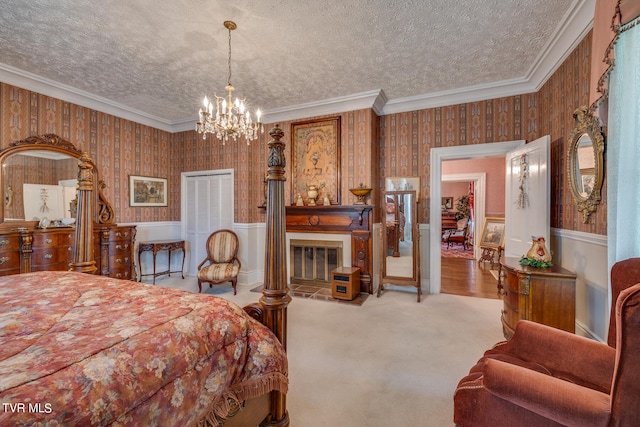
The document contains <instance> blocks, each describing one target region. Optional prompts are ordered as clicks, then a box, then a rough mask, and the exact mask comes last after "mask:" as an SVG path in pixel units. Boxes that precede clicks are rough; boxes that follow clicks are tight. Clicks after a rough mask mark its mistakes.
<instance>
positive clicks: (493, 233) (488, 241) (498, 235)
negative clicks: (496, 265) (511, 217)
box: [478, 217, 504, 249]
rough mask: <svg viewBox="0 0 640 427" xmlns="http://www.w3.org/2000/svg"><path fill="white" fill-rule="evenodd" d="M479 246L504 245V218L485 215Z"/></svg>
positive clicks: (493, 246)
mask: <svg viewBox="0 0 640 427" xmlns="http://www.w3.org/2000/svg"><path fill="white" fill-rule="evenodd" d="M480 236H481V237H480V244H479V245H478V246H480V247H481V248H488V249H498V248H501V247H504V218H492V217H485V219H484V224H483V226H482V234H481V235H480Z"/></svg>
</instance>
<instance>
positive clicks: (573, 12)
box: [0, 0, 596, 132]
mask: <svg viewBox="0 0 640 427" xmlns="http://www.w3.org/2000/svg"><path fill="white" fill-rule="evenodd" d="M595 1H596V0H574V1H573V3H572V4H571V6H570V7H569V10H567V12H566V13H565V15H564V16H563V18H562V20H561V21H560V24H559V25H558V27H557V28H556V31H555V32H554V34H553V35H552V37H551V38H550V40H549V42H548V43H547V44H546V45H545V47H544V49H543V50H542V52H541V53H540V54H539V55H538V57H537V58H536V59H535V61H534V63H533V64H532V66H531V68H530V69H529V70H528V71H527V73H526V75H525V76H523V77H521V78H516V79H511V80H504V81H500V82H494V83H490V84H486V85H478V86H469V87H466V88H461V89H455V90H451V91H442V92H436V93H430V94H424V95H417V96H411V97H407V98H398V99H391V100H389V99H388V98H387V96H386V95H385V93H384V91H383V90H382V89H378V90H371V91H367V92H360V93H355V94H351V95H345V96H341V97H337V98H331V99H325V100H320V101H316V102H309V103H304V104H298V105H293V106H289V107H283V108H278V109H273V110H268V111H265V112H264V116H263V117H264V118H263V121H264V123H276V122H280V121H289V120H298V119H303V118H308V117H315V116H323V115H329V114H337V113H342V112H345V111H354V110H361V109H366V108H371V109H373V111H374V112H375V113H376V114H378V115H386V114H394V113H401V112H407V111H416V110H422V109H427V108H436V107H443V106H447V105H457V104H463V103H467V102H477V101H482V100H486V99H495V98H501V97H507V96H514V95H522V94H525V93H532V92H536V91H538V90H539V89H540V88H541V87H542V85H544V83H545V82H546V81H547V80H548V78H549V77H550V76H551V75H552V74H553V73H554V72H555V71H556V70H557V69H558V67H559V66H560V65H561V64H562V62H563V61H564V60H565V59H566V58H567V56H568V55H569V54H570V53H571V52H572V51H573V50H574V49H575V47H576V46H577V45H578V43H580V42H581V41H582V39H583V38H584V37H585V36H586V35H587V33H588V32H589V31H590V30H591V28H592V27H593V15H594V11H595ZM0 81H2V82H5V83H8V84H11V85H14V86H17V87H21V88H24V89H27V90H31V91H34V92H38V93H41V94H43V95H47V96H52V97H54V98H58V99H61V100H63V101H67V102H72V103H74V104H77V105H81V106H83V107H87V108H91V109H94V110H97V111H101V112H103V113H107V114H111V115H113V116H116V117H121V118H123V119H127V120H131V121H134V122H136V123H140V124H144V125H148V126H151V127H154V128H156V129H160V130H163V131H167V132H183V131H189V130H193V129H194V124H195V121H196V118H185V119H183V120H177V121H169V120H166V119H162V118H160V117H156V116H153V115H150V114H147V113H145V112H143V111H140V110H136V109H133V108H130V107H127V106H125V105H122V104H118V103H116V102H113V101H111V100H109V99H106V98H103V97H100V96H97V95H93V94H91V93H88V92H85V91H82V90H80V89H76V88H74V87H71V86H68V85H64V84H61V83H57V82H55V81H53V80H49V79H46V78H43V77H40V76H38V75H36V74H33V73H30V72H28V71H24V70H20V69H17V68H14V67H11V66H9V65H6V64H1V63H0Z"/></svg>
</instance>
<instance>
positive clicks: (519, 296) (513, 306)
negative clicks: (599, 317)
mask: <svg viewBox="0 0 640 427" xmlns="http://www.w3.org/2000/svg"><path fill="white" fill-rule="evenodd" d="M500 265H501V269H502V271H503V272H504V283H503V290H502V300H503V304H504V308H503V310H502V330H503V333H504V336H505V338H507V339H509V338H511V337H512V336H513V333H514V331H515V327H516V323H517V322H518V320H520V319H526V320H531V321H534V322H538V323H542V324H545V325H548V326H553V327H555V328H558V329H563V330H565V331H568V332H575V322H576V275H575V273H573V272H571V271H569V270H566V269H564V268H562V267H559V266H555V265H554V266H552V267H549V268H536V267H529V266H524V265H521V264H520V263H519V258H512V257H504V258H501V259H500Z"/></svg>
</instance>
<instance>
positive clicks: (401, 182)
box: [385, 176, 420, 200]
mask: <svg viewBox="0 0 640 427" xmlns="http://www.w3.org/2000/svg"><path fill="white" fill-rule="evenodd" d="M385 189H386V191H411V190H414V191H415V192H416V198H417V199H418V200H419V199H420V177H419V176H393V177H389V178H387V179H385Z"/></svg>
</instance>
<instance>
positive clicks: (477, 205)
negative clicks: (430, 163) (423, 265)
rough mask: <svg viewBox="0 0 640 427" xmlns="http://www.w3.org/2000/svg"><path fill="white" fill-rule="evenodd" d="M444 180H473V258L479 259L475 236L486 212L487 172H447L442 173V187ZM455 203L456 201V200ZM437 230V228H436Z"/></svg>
mask: <svg viewBox="0 0 640 427" xmlns="http://www.w3.org/2000/svg"><path fill="white" fill-rule="evenodd" d="M443 182H465V183H469V182H473V224H472V227H473V236H474V238H473V241H472V243H473V248H472V249H473V258H474V259H478V258H479V253H478V247H477V245H476V239H475V236H476V235H477V234H478V233H479V231H481V230H478V227H482V224H483V222H484V212H485V194H486V182H487V174H486V173H485V172H474V173H461V174H447V175H442V177H441V179H440V186H441V188H442V183H443ZM441 191H442V190H441ZM454 203H455V201H454ZM440 226H441V230H440V231H441V234H442V224H441V225H440ZM434 232H435V230H434Z"/></svg>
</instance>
